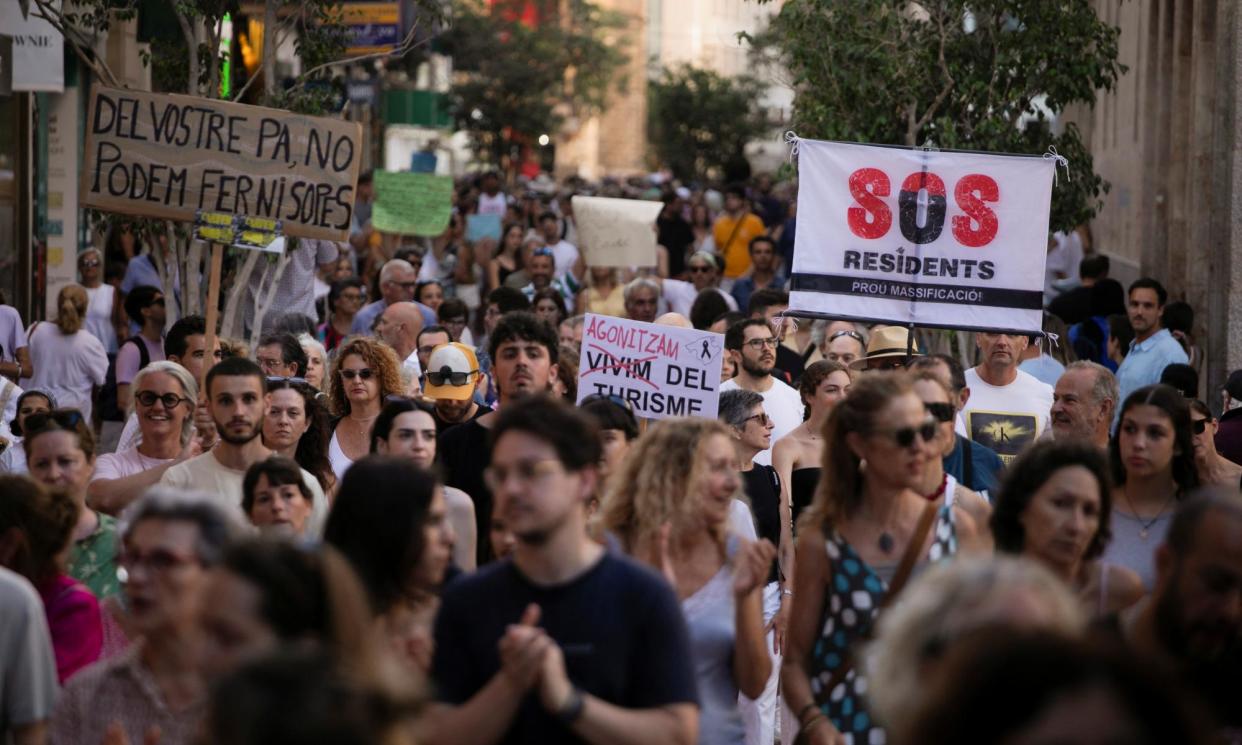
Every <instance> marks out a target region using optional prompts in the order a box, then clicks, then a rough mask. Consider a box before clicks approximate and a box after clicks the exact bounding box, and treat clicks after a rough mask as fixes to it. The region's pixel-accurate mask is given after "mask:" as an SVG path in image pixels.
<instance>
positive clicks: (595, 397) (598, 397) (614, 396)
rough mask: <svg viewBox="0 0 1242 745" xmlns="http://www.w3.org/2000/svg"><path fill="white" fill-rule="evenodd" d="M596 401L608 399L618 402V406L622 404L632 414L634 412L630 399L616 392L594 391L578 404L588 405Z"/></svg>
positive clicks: (609, 401)
mask: <svg viewBox="0 0 1242 745" xmlns="http://www.w3.org/2000/svg"><path fill="white" fill-rule="evenodd" d="M596 401H607V402H608V403H611V404H616V405H617V406H620V407H621V408H623V409H625V410H626V411H628V412H630V414H633V413H634V407H633V405H631V404H630V402H629V401H626V400H625V399H624V398H621V397H620V396H618V395H617V394H615V393H592V394H591V395H589V396H587V397H586V398H584V399H582V402H581V403H580V404H578V405H579V406H586V405H587V404H589V403H594V402H596Z"/></svg>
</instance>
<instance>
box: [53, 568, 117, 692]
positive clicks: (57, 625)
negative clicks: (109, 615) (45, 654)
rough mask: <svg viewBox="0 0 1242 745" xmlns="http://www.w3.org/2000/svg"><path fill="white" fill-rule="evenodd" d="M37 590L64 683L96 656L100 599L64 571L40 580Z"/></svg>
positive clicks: (100, 625) (100, 631)
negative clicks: (41, 600) (51, 577)
mask: <svg viewBox="0 0 1242 745" xmlns="http://www.w3.org/2000/svg"><path fill="white" fill-rule="evenodd" d="M38 589H39V596H40V597H42V598H43V610H44V612H45V613H46V614H47V625H48V628H49V629H50V630H51V632H52V650H53V651H54V652H55V653H56V673H57V676H58V677H59V678H60V682H61V684H62V685H63V684H64V683H65V681H67V680H69V678H70V677H72V676H73V674H74V673H76V672H77V671H78V670H81V669H82V668H84V667H86V666H87V665H90V664H91V663H93V662H95V661H96V660H98V659H99V653H100V650H101V649H102V648H103V619H102V618H101V617H100V613H99V601H98V600H96V599H95V595H94V594H93V593H91V591H90V590H88V589H86V586H85V585H83V584H82V583H80V582H78V581H77V580H75V579H74V578H72V577H70V576H69V575H67V574H61V575H59V576H57V577H55V578H53V579H50V580H46V581H44V582H40V583H39V586H38Z"/></svg>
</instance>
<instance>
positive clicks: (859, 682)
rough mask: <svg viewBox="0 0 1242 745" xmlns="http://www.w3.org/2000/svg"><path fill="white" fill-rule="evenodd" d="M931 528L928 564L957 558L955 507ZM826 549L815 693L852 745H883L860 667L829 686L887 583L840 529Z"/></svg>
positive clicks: (866, 632)
mask: <svg viewBox="0 0 1242 745" xmlns="http://www.w3.org/2000/svg"><path fill="white" fill-rule="evenodd" d="M932 530H933V531H934V532H933V539H932V545H931V548H930V549H929V550H928V553H927V560H928V561H932V562H935V561H939V560H940V559H943V558H946V557H948V556H951V555H953V554H954V553H955V552H956V551H957V530H956V526H955V524H954V519H953V508H952V507H950V506H948V505H945V506H944V507H941V508H940V510H939V512H938V513H937V515H936V522H935V525H934V526H933V528H932ZM825 548H826V550H827V551H828V558H829V560H830V563H831V565H832V566H831V575H830V577H829V579H828V585H829V587H828V590H827V598H826V602H825V603H824V615H823V619H824V623H823V628H822V629H821V631H820V634H819V639H817V640H816V641H815V646H814V647H813V648H812V650H811V657H810V660H808V663H809V670H808V673H809V674H810V678H811V693H812V694H813V695H814V696H815V702H816V703H817V704H819V708H820V711H822V712H823V713H824V715H825V716H827V717H828V719H829V720H831V721H832V724H833V725H834V726H835V727H836V728H837V729H838V730H840V732H841V733H842V734H843V735H844V736H845V742H846V743H847V745H881V744H882V743H884V742H885V741H886V735H885V732H884V729H883V728H882V727H880V726H879V725H877V724H876V723H875V722H874V721H873V720H872V719H871V714H870V712H868V711H867V704H866V699H865V695H866V693H867V679H866V676H864V675H863V674H862V671H861V670H860V669H859V666H858V665H855V666H854V667H852V668H851V669H850V671H849V672H848V673H846V675H845V678H844V680H841V681H838V682H836V683H834V684H833V685H832V689H831V690H828V689H827V688H828V684H829V683H830V682H832V677H833V673H834V672H835V671H836V670H838V669H839V668H840V667H841V666H842V664H844V662H845V660H846V657H847V654H849V653H851V647H852V646H854V645H855V643H856V642H858V641H860V640H865V639H869V638H870V636H871V633H872V626H873V624H874V623H875V618H876V613H877V612H878V611H879V606H880V602H881V601H882V600H883V599H884V595H885V594H886V593H887V592H888V583H887V582H885V581H884V579H883V578H881V577H880V575H879V574H878V573H877V572H876V571H875V570H874V569H873V568H872V567H871V566H869V565H868V564H867V563H866V562H864V561H863V560H862V559H861V558H860V557H859V556H858V554H857V553H856V552H855V551H854V549H853V547H851V546H850V544H849V543H848V542H846V540H845V539H844V538H842V537H841V535H840V534H839V533H837V532H836V531H833V534H832V535H831V536H830V537H829V538H828V539H827V540H826V541H825ZM854 651H855V652H856V650H854Z"/></svg>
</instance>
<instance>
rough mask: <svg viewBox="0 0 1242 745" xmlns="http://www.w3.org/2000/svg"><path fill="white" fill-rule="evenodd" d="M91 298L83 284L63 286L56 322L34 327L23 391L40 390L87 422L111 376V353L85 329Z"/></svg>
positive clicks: (58, 302) (31, 331) (57, 307)
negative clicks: (96, 391)
mask: <svg viewBox="0 0 1242 745" xmlns="http://www.w3.org/2000/svg"><path fill="white" fill-rule="evenodd" d="M86 307H87V298H86V290H84V289H82V287H81V286H80V285H68V286H66V287H62V288H61V290H60V293H59V294H58V295H57V296H56V309H57V310H56V321H55V323H44V322H42V321H36V322H35V324H34V325H33V326H31V327H30V333H29V339H30V341H29V344H28V348H29V349H30V362H31V365H33V366H34V377H33V378H31V377H30V376H29V371H26V372H23V373H22V374H23V375H25V376H26V377H25V378H23V382H22V383H21V384H20V385H21V386H22V388H38V389H39V390H43V391H47V392H48V393H51V394H52V395H53V396H55V397H56V400H57V401H58V402H60V405H61V406H63V407H65V408H72V409H77V410H78V411H80V412H82V416H84V417H86V419H87V421H90V418H91V394H92V392H93V390H94V388H96V387H98V386H102V385H103V384H104V378H105V376H106V375H107V374H108V354H107V352H105V351H104V346H103V344H102V343H100V341H99V340H98V339H96V338H95V337H94V336H93V335H92V334H91V333H90V332H89V331H86V330H85V324H86Z"/></svg>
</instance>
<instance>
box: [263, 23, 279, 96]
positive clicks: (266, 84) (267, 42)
mask: <svg viewBox="0 0 1242 745" xmlns="http://www.w3.org/2000/svg"><path fill="white" fill-rule="evenodd" d="M279 7H280V0H266V1H265V2H264V3H263V100H264V103H270V102H271V100H272V97H273V96H275V95H276V26H277V24H278V22H279V21H278V19H277V17H276V10H277V9H278V8H279Z"/></svg>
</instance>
